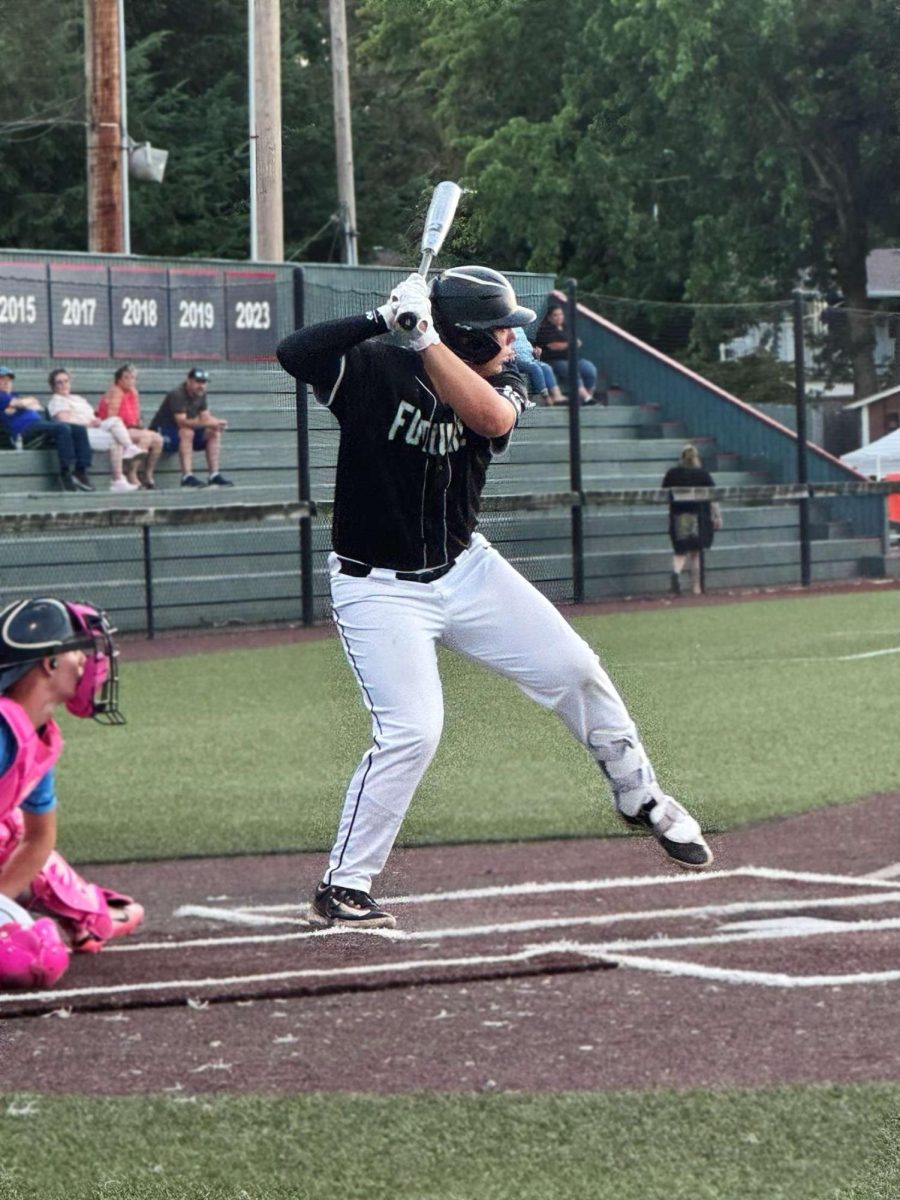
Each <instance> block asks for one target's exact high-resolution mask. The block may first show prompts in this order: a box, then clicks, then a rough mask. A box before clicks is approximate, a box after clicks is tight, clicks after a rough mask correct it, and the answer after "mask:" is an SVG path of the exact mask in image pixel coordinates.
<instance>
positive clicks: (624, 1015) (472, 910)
mask: <svg viewBox="0 0 900 1200" xmlns="http://www.w3.org/2000/svg"><path fill="white" fill-rule="evenodd" d="M897 804H898V796H896V795H881V796H875V797H872V798H870V799H867V800H865V801H860V802H858V803H855V804H850V805H847V806H843V807H839V808H833V809H825V810H819V811H817V812H813V813H808V814H804V815H802V816H799V817H792V818H789V819H785V820H782V821H777V822H768V823H765V824H761V825H757V826H753V827H751V828H748V829H742V830H738V831H735V832H732V833H728V834H723V835H720V836H713V837H712V839H711V844H712V845H713V848H714V850H715V852H716V864H715V868H714V869H713V870H712V871H710V872H708V873H706V874H699V875H693V874H687V873H684V872H681V871H678V870H677V869H676V868H673V867H669V866H668V865H667V864H666V863H665V861H664V860H663V859H662V856H661V855H660V852H659V850H658V848H657V847H656V845H655V843H654V842H653V841H652V839H651V840H648V839H644V838H635V837H622V838H608V839H603V840H572V841H563V840H561V841H550V842H532V843H516V844H503V845H473V846H453V847H441V848H437V849H435V848H423V849H408V850H398V851H396V852H395V854H394V855H393V856H392V859H391V861H390V864H389V868H388V870H387V872H386V873H385V875H384V876H383V877H382V880H381V887H380V888H379V898H383V899H384V900H385V901H386V902H388V903H389V905H390V907H391V908H392V909H393V910H394V911H395V912H396V914H397V917H398V928H397V929H396V930H393V931H380V932H379V931H370V932H369V933H359V932H346V931H340V932H334V931H330V930H328V931H312V930H310V928H309V926H308V924H307V919H306V918H307V911H308V910H307V907H306V904H305V900H306V898H307V897H308V896H309V894H310V891H311V888H312V886H313V885H314V883H315V881H316V879H317V877H318V872H319V871H320V869H321V865H322V855H321V854H316V855H274V856H266V857H247V858H230V859H196V860H185V861H178V862H144V863H137V864H122V865H119V866H112V867H110V866H108V865H107V866H104V868H103V872H102V876H103V880H104V882H105V883H108V884H109V885H110V886H114V887H117V888H120V889H122V890H124V891H126V892H129V893H131V894H133V895H135V896H138V897H140V899H141V901H142V902H143V903H144V904H145V906H146V909H147V920H146V924H145V925H144V926H143V927H142V929H141V930H140V932H139V933H138V934H137V935H136V936H135V937H134V938H131V939H128V940H127V941H126V942H123V943H121V944H118V945H112V946H110V947H109V948H108V949H107V950H105V951H104V952H103V953H102V954H100V955H97V956H83V957H80V958H76V959H75V960H74V961H73V964H72V966H71V968H70V970H69V972H68V973H67V975H66V976H65V977H64V978H63V979H62V980H61V981H60V983H59V984H58V985H57V987H55V988H54V989H52V990H51V991H47V992H27V993H3V994H2V995H0V1017H2V1018H3V1019H2V1024H0V1058H2V1061H3V1081H4V1089H5V1090H7V1091H16V1090H23V1091H29V1092H34V1091H38V1092H41V1091H43V1092H76V1093H98V1094H114V1095H128V1094H147V1093H154V1092H173V1091H174V1092H180V1091H184V1092H186V1093H235V1092H243V1091H246V1092H262V1093H273V1092H284V1093H288V1092H298V1091H312V1090H324V1091H341V1090H347V1091H370V1092H373V1091H374V1092H386V1093H387V1092H408V1091H415V1090H420V1089H434V1090H437V1091H444V1092H454V1091H466V1092H471V1091H491V1090H495V1089H496V1090H521V1091H543V1090H553V1091H557V1090H571V1089H588V1090H603V1089H621V1088H629V1089H635V1088H650V1087H676V1088H687V1087H699V1086H708V1085H735V1086H758V1085H764V1084H775V1083H781V1082H813V1081H835V1082H837V1081H853V1082H861V1081H865V1080H891V1079H896V1078H897V1077H898V1070H900V1048H898V1044H897V1038H896V1036H895V1035H894V1034H892V1033H891V1032H890V1031H891V1030H895V1029H896V1015H897V1006H898V1003H900V862H898V861H897V860H898V859H900V852H898V847H897V845H896V841H895V839H893V836H892V833H891V831H892V830H896V811H897Z"/></svg>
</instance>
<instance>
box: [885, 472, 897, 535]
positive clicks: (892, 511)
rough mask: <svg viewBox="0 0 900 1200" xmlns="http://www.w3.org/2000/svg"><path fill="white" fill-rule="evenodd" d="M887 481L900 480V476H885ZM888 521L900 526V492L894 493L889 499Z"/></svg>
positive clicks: (895, 474)
mask: <svg viewBox="0 0 900 1200" xmlns="http://www.w3.org/2000/svg"><path fill="white" fill-rule="evenodd" d="M885 479H900V474H897V473H894V474H893V475H885ZM887 508H888V520H889V521H892V522H896V523H897V524H898V525H900V492H893V493H892V494H891V495H890V496H888V498H887Z"/></svg>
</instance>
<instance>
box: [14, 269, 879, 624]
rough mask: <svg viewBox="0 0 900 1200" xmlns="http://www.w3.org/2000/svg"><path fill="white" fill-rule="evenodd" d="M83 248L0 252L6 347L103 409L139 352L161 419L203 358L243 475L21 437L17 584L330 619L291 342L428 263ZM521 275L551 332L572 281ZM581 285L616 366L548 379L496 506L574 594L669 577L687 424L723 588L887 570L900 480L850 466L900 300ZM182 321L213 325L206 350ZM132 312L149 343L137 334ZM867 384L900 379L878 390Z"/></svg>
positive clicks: (494, 537) (166, 611)
mask: <svg viewBox="0 0 900 1200" xmlns="http://www.w3.org/2000/svg"><path fill="white" fill-rule="evenodd" d="M71 257H72V261H68V260H64V261H61V262H51V261H50V258H49V257H45V259H44V260H41V261H39V262H37V263H34V262H32V263H24V264H23V263H20V264H16V263H15V262H11V261H10V260H9V257H8V256H6V257H2V256H0V362H3V361H4V360H5V359H9V360H10V361H11V362H12V363H13V364H14V369H15V371H16V379H15V381H14V383H15V388H16V390H18V391H20V392H24V393H33V394H35V395H36V396H37V397H38V398H39V399H40V400H42V401H43V402H45V403H46V400H47V399H48V393H47V383H46V379H47V373H48V370H49V367H50V366H51V365H63V366H66V367H67V368H68V369H69V371H70V373H71V374H72V377H73V391H75V392H77V393H81V394H84V395H85V396H87V397H88V398H89V399H90V400H91V401H92V403H94V404H96V402H97V400H98V399H99V396H100V395H101V394H102V393H103V391H104V390H105V389H106V388H107V387H108V386H109V384H110V383H111V381H112V373H113V370H114V367H115V366H116V365H117V364H118V362H119V361H120V357H126V356H125V355H124V351H125V350H126V349H131V350H132V351H134V352H133V353H130V354H128V355H127V357H128V358H129V359H130V360H131V361H133V362H134V363H135V364H136V366H137V368H138V372H139V380H138V386H139V389H140V391H141V398H142V404H143V415H144V419H145V421H147V420H148V419H149V418H150V417H151V416H152V414H153V412H155V410H156V407H157V406H158V404H159V402H160V400H161V399H162V396H163V395H164V394H165V392H166V391H168V390H169V389H170V388H171V387H173V386H174V385H175V384H176V383H178V382H179V380H180V379H182V378H183V377H184V373H185V371H186V370H187V369H188V367H189V366H194V365H201V366H204V367H206V368H207V369H208V370H209V371H210V372H211V381H210V385H209V396H210V405H211V408H212V409H213V411H214V412H216V413H217V415H221V416H225V417H227V419H228V420H229V429H228V431H227V434H226V436H225V440H224V455H223V462H222V468H223V471H224V472H225V473H226V474H227V475H228V476H229V477H231V478H232V479H233V481H234V482H235V484H236V485H237V489H236V490H235V491H234V492H230V491H229V492H225V491H224V490H223V491H220V492H215V491H214V490H213V489H209V490H206V489H203V490H201V491H199V492H198V493H197V494H192V495H187V494H186V492H185V491H183V490H182V489H181V488H180V486H179V479H180V476H179V463H178V460H177V456H175V455H171V456H167V457H166V458H164V459H163V462H162V464H161V468H160V472H159V477H158V481H159V484H160V486H159V488H158V490H157V491H155V492H153V493H146V492H141V493H139V494H136V495H135V496H126V497H120V496H115V497H112V496H110V495H108V494H106V489H107V486H108V476H107V475H106V471H107V469H108V464H107V463H106V460H105V457H104V455H102V454H101V455H98V456H97V458H96V460H95V469H94V471H93V477H94V481H95V483H97V485H98V491H97V492H96V493H94V494H92V495H87V496H85V495H79V496H78V497H72V496H70V495H68V494H63V493H61V492H60V491H59V490H58V483H57V479H56V471H57V465H56V458H55V455H54V453H53V450H52V448H49V447H46V446H45V447H43V448H41V447H39V446H38V447H36V448H35V449H32V450H26V451H24V452H23V453H17V452H15V451H13V450H12V449H8V450H0V525H2V527H3V530H4V534H5V536H4V537H3V538H2V539H0V599H2V600H3V602H4V603H5V602H7V601H8V600H12V599H15V598H18V596H20V595H26V594H33V593H34V592H36V591H51V592H58V593H59V594H63V595H66V596H69V597H72V598H75V597H78V596H80V597H88V598H93V599H94V600H95V602H98V603H101V604H103V605H104V606H105V607H108V608H109V609H110V610H111V611H113V612H114V613H115V614H116V619H117V621H118V624H119V626H120V627H121V628H123V629H130V630H140V629H143V630H145V631H147V632H149V633H151V634H153V633H155V632H160V631H165V630H169V629H180V628H197V627H209V626H217V625H228V624H235V623H253V624H258V623H264V622H267V621H298V622H305V623H311V622H314V621H321V620H325V619H327V617H328V615H329V611H330V600H329V593H328V581H327V572H326V565H325V560H326V558H327V554H328V552H329V550H330V513H331V505H332V502H333V497H334V476H335V468H336V463H337V448H338V428H337V424H336V422H335V421H334V419H333V418H332V417H331V415H330V413H329V412H328V411H327V409H325V408H323V407H322V406H320V405H318V404H317V403H315V401H314V400H313V399H312V396H311V394H309V393H308V392H307V389H306V388H305V387H303V386H300V387H297V386H296V385H295V381H294V380H292V379H290V378H289V377H288V376H287V375H285V374H284V372H282V371H281V370H280V368H279V367H278V365H277V363H276V362H275V361H274V359H273V352H274V346H275V344H276V343H277V340H278V339H279V338H280V337H281V336H283V335H284V334H285V333H286V332H288V331H289V330H290V329H291V328H293V327H294V326H295V324H309V323H313V322H316V321H320V320H326V319H329V318H332V317H338V316H342V315H349V314H351V313H355V312H360V311H365V310H367V309H369V308H372V307H374V306H376V305H377V304H379V303H381V302H382V301H383V299H384V297H385V296H386V295H387V294H389V292H390V290H391V288H392V286H393V285H394V284H395V283H396V282H397V281H398V280H399V279H400V278H402V277H403V274H404V272H402V271H398V270H395V269H389V268H341V267H335V266H322V265H318V264H306V265H304V266H302V267H299V268H284V267H279V268H276V269H273V270H272V271H269V270H268V268H267V269H266V270H265V271H263V272H262V273H261V278H259V279H257V278H254V277H253V273H252V272H247V271H243V268H241V270H240V271H238V269H237V268H236V267H235V268H234V270H232V267H234V264H231V265H226V264H202V263H201V264H185V263H183V262H182V263H159V264H157V263H151V264H148V263H147V262H144V261H141V262H135V263H127V262H121V261H120V260H116V261H115V262H112V261H109V260H98V261H99V266H100V268H101V269H100V270H99V271H98V269H97V263H95V262H94V260H90V261H88V259H87V256H81V257H78V256H71ZM26 267H27V268H28V269H25V268H26ZM115 272H117V273H115ZM203 272H206V274H204V273H203ZM510 278H511V280H512V282H513V285H514V287H515V288H516V291H517V294H518V296H519V298H520V300H521V301H522V302H523V303H525V304H527V305H529V306H530V307H532V308H533V309H534V310H535V311H536V312H537V314H538V320H537V321H536V322H535V324H534V325H533V326H532V327H531V328H530V329H529V330H528V331H527V332H528V335H529V337H530V338H531V339H537V338H538V331H539V327H540V324H541V319H542V318H543V317H544V315H545V313H546V311H547V309H548V305H552V304H555V303H559V302H561V301H565V299H566V297H565V296H564V295H563V294H562V293H560V292H558V291H556V290H555V289H554V287H553V280H552V279H551V278H550V277H548V276H542V275H531V274H517V273H511V275H510ZM36 281H37V282H36ZM38 284H39V285H40V288H42V289H43V291H42V292H40V290H39V289H38ZM154 289H156V291H154ZM41 295H42V296H43V300H42V301H41V303H42V304H43V309H41V308H40V305H39V304H38V300H39V298H40V296H41ZM29 296H31V297H33V298H34V307H33V306H32V304H31V303H30V302H29ZM572 300H573V301H574V308H573V310H572V312H573V314H574V315H573V317H572V320H571V322H570V323H571V325H573V326H574V328H575V333H576V337H577V339H578V340H579V341H580V346H579V349H578V354H579V355H583V356H584V357H587V358H591V359H593V360H594V361H595V363H596V366H597V367H598V370H599V380H598V384H597V389H596V395H595V397H594V398H593V399H594V402H593V403H591V404H588V405H573V404H565V405H557V406H549V405H546V404H545V403H544V397H542V396H541V395H540V394H538V393H537V392H536V393H535V394H534V396H533V401H534V403H533V406H532V407H530V408H529V409H528V410H527V411H526V413H525V414H524V415H523V418H522V420H521V422H520V427H519V429H518V430H517V431H516V434H515V436H514V438H513V439H512V442H511V445H510V448H509V451H508V452H507V453H506V454H505V455H503V456H501V457H500V458H498V459H497V460H496V461H495V463H494V464H493V466H492V468H491V471H490V472H489V476H488V484H487V487H486V489H485V494H484V497H483V511H482V517H481V527H482V528H483V530H484V532H485V534H486V535H487V536H488V537H489V538H490V539H491V541H493V542H494V543H495V544H496V545H497V546H498V548H499V549H500V550H501V551H502V552H503V553H504V555H505V556H506V557H507V558H509V559H510V560H511V561H512V562H513V563H514V564H515V565H516V566H517V567H518V569H519V570H521V571H522V573H523V574H524V575H525V576H526V577H527V578H529V579H530V580H532V581H533V582H534V583H535V584H536V585H537V586H538V587H539V588H540V589H541V590H542V591H543V592H544V593H545V594H546V595H547V596H548V597H549V598H550V599H551V600H553V601H555V602H558V603H565V602H571V601H580V600H591V599H603V598H606V597H609V596H622V595H653V594H659V593H662V592H665V591H666V590H667V588H668V583H669V569H670V554H671V549H670V546H669V542H668V536H667V516H668V504H669V501H670V500H671V499H672V493H671V492H670V491H669V490H667V489H662V487H661V483H662V479H663V477H664V475H665V472H666V470H667V468H668V467H669V466H671V465H674V463H675V462H676V461H677V459H678V455H679V453H680V449H681V447H682V446H683V444H684V442H685V441H686V440H688V439H690V440H692V441H694V442H695V443H696V444H697V445H698V447H699V448H700V451H701V454H702V456H703V458H704V462H705V463H706V464H707V465H708V467H709V469H710V470H711V471H712V472H713V475H714V478H715V481H716V485H717V486H716V490H715V496H716V497H717V498H719V499H720V500H721V501H722V502H723V504H724V505H725V508H726V525H725V530H724V531H723V532H722V533H721V534H720V535H718V536H717V539H716V545H715V548H714V550H713V552H712V553H711V555H710V556H709V560H708V563H707V571H706V578H707V584H708V586H709V587H710V588H713V589H714V588H737V587H742V586H747V587H753V586H767V585H778V584H784V583H787V584H790V583H806V582H809V581H810V580H818V579H823V580H824V579H835V578H856V577H859V575H860V574H879V573H881V572H883V570H884V551H885V549H886V536H885V534H884V508H885V499H884V497H885V494H886V492H888V491H889V490H890V488H891V487H892V485H891V484H890V483H888V484H883V485H881V486H880V487H879V488H875V487H874V485H872V486H868V487H867V486H866V485H864V484H862V483H861V481H860V480H859V479H858V477H854V476H852V475H851V474H850V473H849V472H848V471H846V470H845V469H844V468H842V467H841V466H840V464H839V463H837V461H836V459H837V458H839V457H840V455H841V454H843V453H845V452H848V451H849V450H852V449H855V448H856V447H858V446H859V445H860V443H861V442H862V441H874V440H875V439H876V438H877V437H878V436H880V435H881V434H882V433H883V432H889V431H890V429H891V428H892V427H896V424H897V419H898V418H897V414H898V412H900V402H898V399H897V395H895V394H894V393H893V392H892V391H891V386H892V383H891V381H892V380H894V379H895V377H896V375H897V350H896V348H897V322H898V320H900V317H898V316H897V315H896V314H894V313H891V312H881V311H879V312H872V313H866V314H854V313H851V312H848V311H847V310H846V309H845V308H844V307H843V306H842V305H841V304H840V303H839V302H834V301H833V302H830V303H829V302H826V301H824V300H821V299H819V298H817V297H812V296H806V297H804V298H803V301H802V304H799V305H798V303H797V301H796V300H790V301H784V302H780V303H766V304H756V305H751V304H741V305H729V306H724V305H716V306H702V305H701V306H688V305H671V304H657V303H652V302H648V301H635V300H625V299H618V298H614V297H608V296H598V295H590V294H582V295H578V296H577V297H576V296H574V295H573V297H572ZM65 301H68V303H64V302H65ZM208 306H211V307H208ZM32 312H33V313H34V317H35V319H34V321H30V320H29V318H30V316H31V315H32ZM42 314H43V315H42ZM154 316H155V318H156V324H155V325H154V323H153V318H154ZM182 319H184V320H186V321H188V323H190V322H191V321H193V322H194V324H195V328H194V329H193V331H188V332H189V333H190V334H191V336H190V337H188V338H187V339H186V341H184V342H183V343H182V342H180V341H179V338H180V337H181V336H182V333H183V332H184V331H183V330H182V331H179V328H178V322H179V321H181V320H182ZM173 322H174V323H173ZM203 325H205V326H207V327H206V328H200V326H203ZM32 326H34V327H36V328H32ZM247 326H249V328H247ZM125 330H127V331H128V337H129V338H132V339H135V340H132V341H130V342H129V343H127V344H126V343H125V342H123V341H122V335H123V331H125ZM29 339H30V340H29ZM41 339H44V341H43V342H42V341H41ZM154 339H155V341H154ZM163 343H165V344H164V345H163ZM154 345H156V346H157V349H156V350H154V348H153V347H154ZM179 346H183V352H182V351H180V350H179V349H178V348H179ZM863 346H865V347H868V350H867V352H866V355H863V353H862V350H861V347H863ZM120 351H122V352H123V353H122V355H120V353H119V352H120ZM801 366H802V370H799V367H801ZM872 380H874V383H872ZM863 386H866V387H869V386H874V387H876V388H877V389H879V390H878V391H876V392H870V393H868V394H866V395H861V388H862V387H863ZM897 391H898V393H900V388H898V389H897ZM798 397H802V398H804V399H805V401H806V403H805V405H802V406H801V405H799V404H798ZM798 418H799V420H800V421H803V420H805V421H806V429H805V433H806V436H807V437H808V439H809V441H810V442H811V443H814V444H815V445H817V446H819V447H822V449H823V450H824V451H826V453H821V452H820V451H818V450H811V451H810V453H809V455H808V464H807V466H806V467H805V468H803V467H801V455H800V453H799V446H798V440H797V438H796V437H795V436H794V433H795V432H796V431H797V429H798ZM801 440H802V439H801ZM196 459H197V454H196V453H195V460H196ZM199 461H200V465H201V466H202V465H203V462H202V453H201V454H200V460H199ZM863 474H864V475H870V476H878V477H880V476H882V475H887V474H889V472H888V471H887V470H880V469H879V470H873V471H868V470H865V471H863ZM854 480H855V482H854ZM705 498H708V497H706V496H703V497H700V499H705ZM151 500H152V505H151V504H150V503H149V501H151ZM804 546H805V549H804Z"/></svg>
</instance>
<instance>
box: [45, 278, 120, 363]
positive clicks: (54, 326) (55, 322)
mask: <svg viewBox="0 0 900 1200" xmlns="http://www.w3.org/2000/svg"><path fill="white" fill-rule="evenodd" d="M50 339H51V346H50V351H51V355H52V356H53V358H60V359H64V358H109V356H110V347H111V341H110V328H109V273H108V270H107V267H106V265H105V264H103V263H70V262H64V263H51V264H50Z"/></svg>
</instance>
